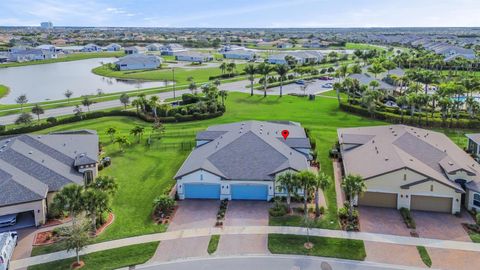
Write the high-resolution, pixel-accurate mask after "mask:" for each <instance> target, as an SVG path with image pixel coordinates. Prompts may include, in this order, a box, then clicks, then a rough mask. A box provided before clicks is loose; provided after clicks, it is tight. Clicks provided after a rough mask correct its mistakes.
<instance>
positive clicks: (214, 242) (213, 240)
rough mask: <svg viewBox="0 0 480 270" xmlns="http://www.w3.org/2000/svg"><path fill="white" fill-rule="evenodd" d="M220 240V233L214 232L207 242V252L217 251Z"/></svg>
mask: <svg viewBox="0 0 480 270" xmlns="http://www.w3.org/2000/svg"><path fill="white" fill-rule="evenodd" d="M219 241H220V235H218V234H215V235H212V236H211V237H210V242H208V249H207V252H208V254H213V253H215V251H217V247H218V242H219Z"/></svg>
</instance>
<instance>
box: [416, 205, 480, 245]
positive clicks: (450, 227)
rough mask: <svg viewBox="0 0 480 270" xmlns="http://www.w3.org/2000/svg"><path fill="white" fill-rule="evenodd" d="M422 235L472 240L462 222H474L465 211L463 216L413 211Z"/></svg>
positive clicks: (418, 230) (419, 233)
mask: <svg viewBox="0 0 480 270" xmlns="http://www.w3.org/2000/svg"><path fill="white" fill-rule="evenodd" d="M412 216H413V218H414V219H415V223H416V224H417V229H416V231H417V233H418V235H419V236H420V237H425V238H435V239H443V240H455V241H466V242H471V240H470V237H469V236H468V234H467V232H466V231H465V229H463V227H462V223H474V221H473V219H472V218H471V217H470V215H469V214H468V213H466V212H465V211H463V212H462V215H461V217H456V216H454V215H451V214H446V213H435V212H424V211H412Z"/></svg>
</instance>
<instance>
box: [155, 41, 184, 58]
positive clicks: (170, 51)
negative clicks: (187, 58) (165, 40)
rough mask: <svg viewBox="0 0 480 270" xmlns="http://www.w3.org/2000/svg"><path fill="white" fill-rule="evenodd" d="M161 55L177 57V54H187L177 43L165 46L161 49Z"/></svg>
mask: <svg viewBox="0 0 480 270" xmlns="http://www.w3.org/2000/svg"><path fill="white" fill-rule="evenodd" d="M160 52H161V55H176V54H177V53H182V52H187V49H185V48H184V47H183V46H182V45H180V44H177V43H170V44H165V45H163V46H162V47H161V48H160Z"/></svg>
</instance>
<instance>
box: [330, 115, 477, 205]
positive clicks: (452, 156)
mask: <svg viewBox="0 0 480 270" xmlns="http://www.w3.org/2000/svg"><path fill="white" fill-rule="evenodd" d="M338 140H339V144H340V151H341V156H342V161H343V167H344V172H345V174H354V175H360V176H362V177H363V178H364V179H365V184H366V186H367V190H366V192H365V193H364V194H363V196H360V197H359V198H358V199H356V203H357V204H358V205H365V206H377V207H388V208H396V209H400V208H402V207H404V208H407V209H411V210H422V211H434V212H444V213H452V214H454V213H457V212H459V211H460V209H461V206H462V205H463V206H465V207H466V208H468V209H476V210H477V211H478V210H480V165H479V164H478V163H476V162H475V160H473V158H471V157H470V156H469V155H468V154H467V153H465V152H464V151H463V150H462V149H460V148H459V147H458V146H457V145H455V144H454V143H453V142H452V141H451V140H450V139H449V138H448V137H447V136H445V134H443V133H439V132H434V131H431V130H425V129H420V128H414V127H409V126H405V125H389V126H377V127H362V128H344V129H338Z"/></svg>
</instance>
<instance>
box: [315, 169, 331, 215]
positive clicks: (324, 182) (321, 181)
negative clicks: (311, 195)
mask: <svg viewBox="0 0 480 270" xmlns="http://www.w3.org/2000/svg"><path fill="white" fill-rule="evenodd" d="M330 182H331V181H330V177H328V176H327V175H326V174H325V173H323V172H322V173H320V174H319V175H317V177H316V178H315V183H314V187H315V215H316V216H317V217H319V216H320V207H319V203H318V200H319V199H320V197H319V194H320V189H321V190H322V191H324V192H325V190H326V189H327V188H328V186H330Z"/></svg>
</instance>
